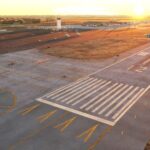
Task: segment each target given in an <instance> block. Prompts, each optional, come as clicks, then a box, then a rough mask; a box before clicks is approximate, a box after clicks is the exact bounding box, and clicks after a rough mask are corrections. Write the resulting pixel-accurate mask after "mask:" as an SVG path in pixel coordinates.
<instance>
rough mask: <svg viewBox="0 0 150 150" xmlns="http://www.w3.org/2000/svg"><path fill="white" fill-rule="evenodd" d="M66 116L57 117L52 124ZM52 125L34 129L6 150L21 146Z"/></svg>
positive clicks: (64, 114)
mask: <svg viewBox="0 0 150 150" xmlns="http://www.w3.org/2000/svg"><path fill="white" fill-rule="evenodd" d="M67 114H68V112H65V113H63V114H62V115H61V116H60V117H58V118H57V119H55V121H54V122H57V121H58V120H60V119H62V118H64V117H65V116H66V115H67ZM51 125H52V123H51V122H50V123H48V124H46V125H45V126H44V127H42V128H40V129H35V130H32V131H31V133H29V134H27V135H26V136H25V137H23V138H21V139H19V141H17V142H16V143H15V144H12V145H10V147H9V148H8V150H14V149H15V148H16V147H17V145H21V144H23V143H25V142H26V141H28V140H30V139H31V138H32V137H34V136H36V135H38V134H39V133H41V132H42V131H43V130H44V129H46V128H48V127H49V126H51Z"/></svg>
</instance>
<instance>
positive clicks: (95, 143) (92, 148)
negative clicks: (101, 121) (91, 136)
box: [88, 126, 112, 150]
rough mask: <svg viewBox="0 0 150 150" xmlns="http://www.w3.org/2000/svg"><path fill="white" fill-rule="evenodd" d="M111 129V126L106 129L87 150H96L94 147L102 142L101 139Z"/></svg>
mask: <svg viewBox="0 0 150 150" xmlns="http://www.w3.org/2000/svg"><path fill="white" fill-rule="evenodd" d="M111 129H112V127H111V126H109V127H107V128H106V129H105V130H104V131H103V132H102V133H101V134H100V136H99V137H98V139H97V140H96V141H95V142H94V143H93V144H92V145H91V146H90V147H89V149H88V150H94V149H95V148H96V146H97V145H98V144H99V143H100V142H101V140H103V138H104V137H105V136H106V134H107V133H108V132H110V130H111Z"/></svg>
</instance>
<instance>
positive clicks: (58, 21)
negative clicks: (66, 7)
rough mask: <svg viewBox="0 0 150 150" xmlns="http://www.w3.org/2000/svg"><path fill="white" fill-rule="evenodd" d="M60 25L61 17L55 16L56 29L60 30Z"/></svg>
mask: <svg viewBox="0 0 150 150" xmlns="http://www.w3.org/2000/svg"><path fill="white" fill-rule="evenodd" d="M61 29H62V26H61V18H57V30H61Z"/></svg>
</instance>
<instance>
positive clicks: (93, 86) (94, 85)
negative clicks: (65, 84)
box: [67, 80, 106, 104]
mask: <svg viewBox="0 0 150 150" xmlns="http://www.w3.org/2000/svg"><path fill="white" fill-rule="evenodd" d="M101 82H106V81H101V80H99V81H98V82H96V83H95V84H93V85H92V86H91V85H90V86H89V87H87V88H86V89H83V91H82V92H80V93H81V94H80V93H77V94H76V97H74V98H73V97H72V99H71V100H70V98H69V101H67V104H70V103H71V102H73V101H75V100H76V99H78V98H79V97H81V96H82V95H84V94H86V93H88V92H91V90H92V89H94V88H96V87H98V84H99V83H101Z"/></svg>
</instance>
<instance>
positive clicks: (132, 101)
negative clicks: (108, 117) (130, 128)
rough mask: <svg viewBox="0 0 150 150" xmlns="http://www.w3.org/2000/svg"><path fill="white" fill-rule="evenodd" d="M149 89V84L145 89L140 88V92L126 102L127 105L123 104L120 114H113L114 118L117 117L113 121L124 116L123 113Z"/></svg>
mask: <svg viewBox="0 0 150 150" xmlns="http://www.w3.org/2000/svg"><path fill="white" fill-rule="evenodd" d="M149 89H150V85H149V86H148V87H147V88H146V89H145V90H142V89H141V92H140V94H138V95H137V97H134V99H132V100H131V101H129V102H128V104H127V105H126V106H127V107H125V106H124V108H122V110H123V112H122V111H121V112H120V113H121V114H120V116H119V117H118V114H119V113H118V114H117V115H114V116H113V118H116V117H118V118H117V119H116V120H115V123H116V122H118V121H119V120H120V119H121V118H122V116H124V114H125V113H126V112H127V111H128V110H129V109H130V108H131V107H132V106H133V105H134V104H135V103H136V102H137V101H138V100H139V99H140V98H141V97H142V96H143V95H144V94H145V93H146V92H147V91H148V90H149Z"/></svg>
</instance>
